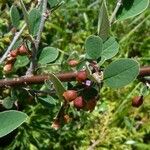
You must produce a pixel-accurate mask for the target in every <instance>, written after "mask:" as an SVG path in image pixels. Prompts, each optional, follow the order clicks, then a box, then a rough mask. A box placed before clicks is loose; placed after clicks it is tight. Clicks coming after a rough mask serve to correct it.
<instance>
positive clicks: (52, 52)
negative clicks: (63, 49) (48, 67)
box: [39, 47, 59, 65]
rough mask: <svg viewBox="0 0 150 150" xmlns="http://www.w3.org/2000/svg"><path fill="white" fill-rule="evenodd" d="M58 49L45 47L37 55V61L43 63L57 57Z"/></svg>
mask: <svg viewBox="0 0 150 150" xmlns="http://www.w3.org/2000/svg"><path fill="white" fill-rule="evenodd" d="M58 55H59V51H58V49H57V48H54V47H45V48H44V49H43V50H42V52H41V54H40V57H39V63H40V64H42V65H44V64H47V63H50V62H53V61H54V60H56V59H57V57H58Z"/></svg>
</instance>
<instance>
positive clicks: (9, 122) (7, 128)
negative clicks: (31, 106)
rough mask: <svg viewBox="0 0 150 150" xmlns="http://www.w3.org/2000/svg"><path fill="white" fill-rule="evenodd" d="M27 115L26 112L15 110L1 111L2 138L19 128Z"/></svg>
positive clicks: (0, 126) (0, 127) (0, 132)
mask: <svg viewBox="0 0 150 150" xmlns="http://www.w3.org/2000/svg"><path fill="white" fill-rule="evenodd" d="M27 117H28V116H27V115H26V114H25V113H23V112H20V111H15V110H10V111H3V112H0V138H1V137H3V136H5V135H7V134H9V133H10V132H12V131H13V130H15V129H16V128H18V127H19V126H20V125H21V124H22V123H23V122H25V121H26V119H27Z"/></svg>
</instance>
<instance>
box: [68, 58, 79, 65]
mask: <svg viewBox="0 0 150 150" xmlns="http://www.w3.org/2000/svg"><path fill="white" fill-rule="evenodd" d="M78 63H79V62H78V61H77V60H74V59H72V60H70V61H69V62H68V65H69V66H71V67H76V66H77V65H78Z"/></svg>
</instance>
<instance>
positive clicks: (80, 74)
mask: <svg viewBox="0 0 150 150" xmlns="http://www.w3.org/2000/svg"><path fill="white" fill-rule="evenodd" d="M86 79H87V74H86V71H80V72H78V73H77V76H76V80H77V81H78V82H83V81H85V80H86Z"/></svg>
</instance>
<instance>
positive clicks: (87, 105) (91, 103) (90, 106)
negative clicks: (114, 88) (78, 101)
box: [85, 99, 97, 112]
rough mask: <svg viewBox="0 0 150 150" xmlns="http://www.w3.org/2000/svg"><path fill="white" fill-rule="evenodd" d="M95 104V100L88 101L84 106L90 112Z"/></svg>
mask: <svg viewBox="0 0 150 150" xmlns="http://www.w3.org/2000/svg"><path fill="white" fill-rule="evenodd" d="M96 103H97V101H96V100H95V99H91V100H88V102H87V103H86V106H85V108H86V110H87V111H88V110H90V112H92V111H93V110H94V108H95V106H96Z"/></svg>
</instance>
